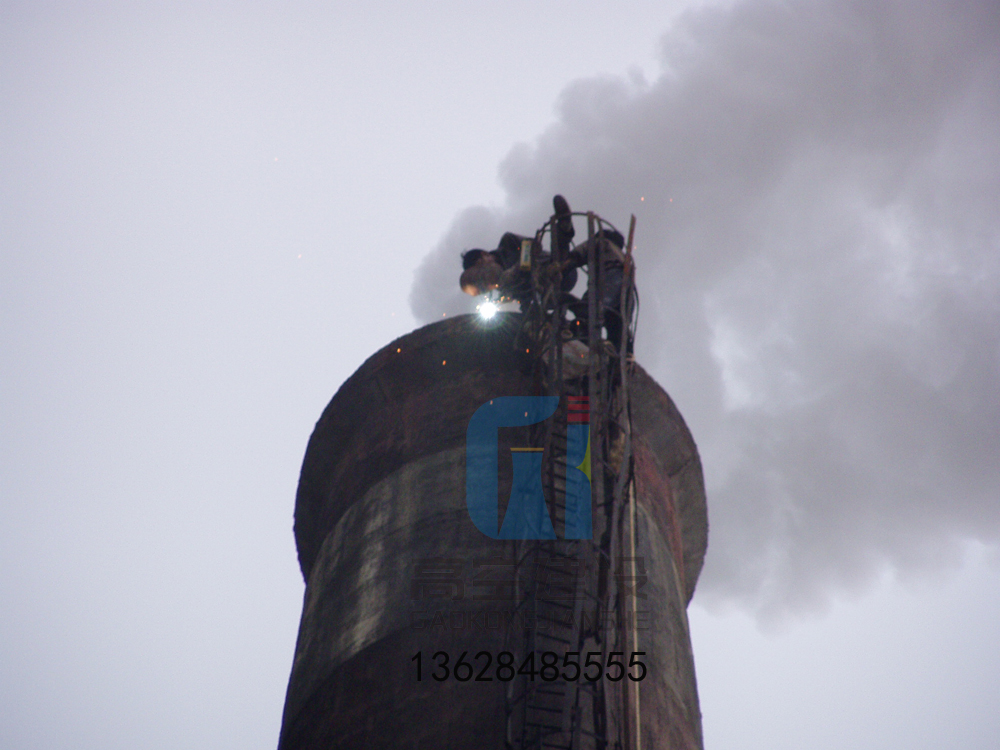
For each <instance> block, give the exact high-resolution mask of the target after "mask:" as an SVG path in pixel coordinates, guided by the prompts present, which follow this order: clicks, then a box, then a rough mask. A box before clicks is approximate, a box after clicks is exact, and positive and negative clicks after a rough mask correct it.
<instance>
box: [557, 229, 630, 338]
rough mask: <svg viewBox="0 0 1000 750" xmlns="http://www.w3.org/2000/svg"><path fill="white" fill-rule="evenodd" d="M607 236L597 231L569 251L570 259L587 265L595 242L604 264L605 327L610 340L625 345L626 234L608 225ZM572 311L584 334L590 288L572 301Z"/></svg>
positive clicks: (602, 300) (603, 304)
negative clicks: (576, 299)
mask: <svg viewBox="0 0 1000 750" xmlns="http://www.w3.org/2000/svg"><path fill="white" fill-rule="evenodd" d="M603 235H604V238H603V240H602V239H601V236H600V235H596V236H595V237H593V238H592V239H589V240H587V241H586V242H583V243H581V244H579V245H577V246H576V248H575V249H573V250H571V251H569V253H568V258H567V262H568V263H569V264H570V266H572V267H573V268H581V267H583V266H585V265H587V260H588V257H589V255H590V246H591V244H593V245H595V248H594V249H595V252H596V257H597V260H598V262H599V263H600V264H601V273H602V276H603V278H602V280H601V289H602V292H603V293H602V294H601V299H600V302H599V304H600V305H601V307H602V308H603V310H602V312H603V315H604V328H605V329H607V332H608V340H609V341H610V342H612V343H613V344H614V345H615V347H620V346H621V340H622V314H621V296H622V279H623V278H624V268H625V256H624V254H623V253H622V248H624V246H625V238H624V237H622V235H621V233H620V232H617V231H615V230H614V229H605V230H604V232H603ZM569 309H570V311H571V312H572V313H573V315H574V316H575V317H576V321H577V326H578V327H579V328H581V329H582V330H581V337H582V336H583V335H584V333H583V332H584V331H586V327H587V321H588V318H589V313H590V299H589V290H588V292H585V293H584V295H583V298H582V299H581V300H580V301H579V302H578V303H574V304H570V305H569Z"/></svg>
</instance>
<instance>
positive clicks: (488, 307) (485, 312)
mask: <svg viewBox="0 0 1000 750" xmlns="http://www.w3.org/2000/svg"><path fill="white" fill-rule="evenodd" d="M498 309H499V308H498V307H497V303H496V302H494V301H493V300H491V299H488V300H486V301H484V302H483V303H482V304H481V305H480V306H479V314H480V315H482V316H483V318H484V319H485V320H489V319H490V318H492V317H493V316H494V315H496V314H497V310H498Z"/></svg>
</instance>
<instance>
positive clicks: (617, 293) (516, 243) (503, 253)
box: [459, 195, 625, 347]
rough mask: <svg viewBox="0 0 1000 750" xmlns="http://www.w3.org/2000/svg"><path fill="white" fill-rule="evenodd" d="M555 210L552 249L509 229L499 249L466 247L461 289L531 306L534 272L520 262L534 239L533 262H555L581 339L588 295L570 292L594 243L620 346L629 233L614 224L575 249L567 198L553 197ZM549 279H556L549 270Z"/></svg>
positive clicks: (608, 319)
mask: <svg viewBox="0 0 1000 750" xmlns="http://www.w3.org/2000/svg"><path fill="white" fill-rule="evenodd" d="M552 206H553V208H554V209H555V216H554V219H555V220H554V221H553V222H552V253H551V255H550V254H548V253H543V252H542V250H541V247H540V245H539V244H538V242H536V241H534V240H532V239H531V238H528V237H522V236H521V235H517V234H514V233H513V232H507V233H505V234H504V235H503V237H501V238H500V242H499V243H498V245H497V248H496V250H482V249H479V248H476V249H473V250H468V251H466V252H465V253H463V254H462V276H461V279H460V280H459V284H460V286H461V287H462V291H464V292H465V293H466V294H470V295H473V296H475V295H480V294H488V293H490V292H492V291H494V290H497V291H498V292H499V293H500V295H501V299H508V300H517V301H518V302H520V303H521V310H522V312H523V311H524V310H525V309H526V308H527V306H528V304H529V303H530V301H531V298H532V293H533V289H532V276H531V271H530V270H528V269H525V268H523V267H522V257H521V255H522V248H526V246H525V243H529V244H530V263H531V264H532V265H538V264H551V263H555V264H557V265H556V269H558V270H555V269H553V273H555V274H556V277H557V278H558V275H559V274H560V273H561V274H562V277H561V279H560V280H559V292H560V294H561V298H560V303H561V304H562V305H564V306H565V309H568V310H569V311H570V312H571V313H572V314H573V316H574V317H575V319H576V320H575V324H576V325H575V327H576V328H577V330H578V331H579V333H578V335H579V337H580V338H586V331H587V319H588V314H589V307H588V302H589V300H588V295H587V294H584V296H583V299H577V298H576V297H575V296H573V295H572V294H571V292H572V290H573V287H574V286H575V285H576V281H577V276H578V269H579V268H582V267H583V266H585V265H587V263H588V260H589V253H590V248H591V245H593V246H594V250H595V252H596V257H597V259H598V261H599V262H600V264H601V265H600V268H601V272H602V281H601V289H602V294H601V299H600V300H599V304H600V305H601V308H602V313H603V318H604V328H605V329H607V332H608V339H609V340H610V341H611V342H612V343H613V344H614V345H615V346H616V347H620V346H621V336H622V314H621V291H622V279H623V277H624V255H623V254H622V248H623V247H624V246H625V238H624V237H622V235H621V234H620V233H619V232H617V231H615V230H614V229H610V228H605V229H604V230H603V232H602V233H601V234H599V235H597V236H595V237H593V238H591V239H589V240H587V241H586V242H583V243H581V244H580V245H577V246H576V248H575V249H571V247H572V240H573V237H574V235H575V230H574V228H573V216H572V211H571V210H570V207H569V203H568V202H567V201H566V199H565V198H564V197H563V196H561V195H556V196H555V197H554V198H553V199H552ZM548 278H550V279H551V278H553V277H552V276H551V275H549V276H548Z"/></svg>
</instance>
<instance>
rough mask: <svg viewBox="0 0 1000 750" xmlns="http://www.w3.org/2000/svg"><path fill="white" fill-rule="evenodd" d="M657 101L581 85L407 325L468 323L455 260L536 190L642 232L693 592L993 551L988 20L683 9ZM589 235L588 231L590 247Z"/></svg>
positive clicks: (887, 6) (992, 79)
mask: <svg viewBox="0 0 1000 750" xmlns="http://www.w3.org/2000/svg"><path fill="white" fill-rule="evenodd" d="M662 50H663V51H662V64H663V72H662V74H661V75H660V77H659V78H658V79H657V80H656V81H655V82H654V83H651V84H647V83H645V82H644V81H642V80H641V77H640V76H638V75H634V76H632V77H631V78H630V79H629V80H624V79H617V78H608V79H600V80H582V81H578V82H576V83H574V84H573V85H571V86H569V87H568V88H567V89H566V91H565V92H564V93H563V95H562V98H561V101H560V103H559V109H558V118H557V121H556V123H555V124H554V125H553V126H552V127H551V128H550V129H549V130H548V131H547V132H545V133H544V134H543V135H542V136H541V137H540V138H539V139H538V141H537V143H536V144H535V145H533V146H528V145H520V146H517V147H516V148H514V149H513V150H512V151H511V153H510V155H509V156H508V157H507V158H506V160H505V161H504V163H503V164H502V165H501V168H500V179H501V182H502V185H503V187H504V189H505V190H506V194H507V204H506V205H505V206H504V207H503V208H502V209H487V208H478V207H477V208H469V209H466V210H465V211H463V212H461V213H460V214H459V215H458V217H457V218H456V220H455V222H454V224H453V226H452V227H451V229H450V230H449V231H448V232H447V233H446V235H445V236H444V238H443V239H442V241H441V243H440V244H439V245H438V247H437V248H435V249H434V251H433V252H432V253H431V254H430V255H429V256H428V257H427V259H426V260H425V262H424V264H423V265H422V267H421V268H420V270H419V272H418V275H417V279H416V282H415V285H414V289H413V293H412V298H411V300H412V306H413V310H414V312H415V314H416V315H417V316H418V317H419V318H421V319H423V320H428V321H430V320H434V319H439V318H440V317H441V315H442V313H443V312H454V311H467V310H468V309H469V308H470V306H471V305H470V298H468V297H464V296H463V295H462V294H461V292H460V291H459V289H458V284H457V279H458V275H459V271H460V266H459V262H458V254H459V252H460V251H461V250H463V249H464V248H468V247H474V246H479V247H495V245H496V242H497V239H498V238H499V236H500V234H501V233H502V231H504V230H513V231H519V232H523V233H529V232H531V231H533V230H534V229H535V228H536V227H537V226H538V225H539V224H541V222H542V221H544V219H545V218H547V216H548V215H549V214H550V213H551V203H550V200H551V197H552V195H553V194H554V193H556V192H561V193H563V194H564V195H566V196H567V197H568V198H569V200H570V203H571V205H572V206H573V207H574V208H576V209H584V208H593V209H594V210H597V211H598V212H599V213H601V214H602V215H604V216H606V217H608V218H609V219H611V220H612V221H615V222H616V223H617V224H619V226H625V225H627V220H628V215H629V213H631V212H635V213H636V214H637V215H638V218H639V223H638V234H637V251H636V252H637V257H638V262H639V264H640V265H639V288H640V293H641V295H642V309H641V318H640V328H639V336H638V343H637V353H638V356H639V359H640V360H642V361H643V362H644V363H645V364H646V365H647V366H648V367H649V368H650V369H651V371H652V373H653V374H654V375H655V376H656V377H657V378H658V379H659V380H660V382H661V383H662V384H663V385H664V386H665V387H666V388H667V390H669V391H670V392H671V394H672V395H673V396H674V398H675V399H676V401H677V402H678V405H679V407H680V408H681V410H682V412H683V413H684V414H685V416H686V418H687V420H688V422H689V424H690V426H691V428H692V430H693V432H694V435H695V437H696V439H697V440H698V441H699V444H700V446H701V450H702V458H703V461H704V464H705V468H706V478H707V481H708V489H709V507H710V512H711V520H712V528H711V537H710V548H709V557H708V561H707V566H706V569H705V573H704V575H703V577H702V581H701V584H700V587H701V590H700V598H701V599H702V601H713V600H715V601H719V602H723V601H735V602H739V603H741V604H743V605H745V606H747V607H749V608H751V609H753V610H754V611H756V612H757V613H758V614H759V615H761V616H777V615H779V614H780V613H781V612H783V611H788V610H803V609H811V608H814V607H816V606H822V605H823V604H824V603H825V602H827V601H828V599H829V597H830V595H831V594H835V593H837V592H843V591H849V590H857V589H860V588H863V587H864V585H865V584H866V582H868V581H870V580H871V579H872V578H873V576H875V575H876V574H879V573H882V572H885V571H886V570H893V571H896V572H902V573H907V572H912V571H920V570H922V569H926V568H929V567H939V566H941V565H942V564H945V565H947V564H951V563H953V562H954V561H955V560H956V559H957V556H958V554H959V550H960V547H961V541H962V540H964V539H979V540H983V541H986V542H989V543H995V542H996V541H997V540H998V536H1000V344H998V342H1000V127H998V125H997V123H998V122H1000V57H998V55H1000V5H998V4H997V3H995V2H983V3H973V2H964V1H963V2H956V3H951V4H945V3H939V4H933V5H931V4H921V3H910V2H899V3H872V2H863V3H850V2H841V1H840V0H835V1H832V2H825V3H819V2H800V3H749V4H744V5H739V6H737V7H735V8H732V9H727V10H708V11H700V12H698V13H695V14H690V15H688V16H686V17H684V18H683V19H682V21H681V22H680V23H679V24H678V25H677V26H675V27H674V28H673V29H671V30H670V31H669V32H668V33H667V34H666V36H665V37H664V38H663V47H662ZM582 229H583V227H582V226H578V232H579V231H580V230H582Z"/></svg>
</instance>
